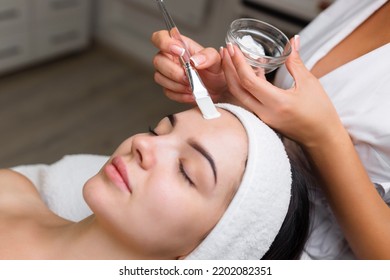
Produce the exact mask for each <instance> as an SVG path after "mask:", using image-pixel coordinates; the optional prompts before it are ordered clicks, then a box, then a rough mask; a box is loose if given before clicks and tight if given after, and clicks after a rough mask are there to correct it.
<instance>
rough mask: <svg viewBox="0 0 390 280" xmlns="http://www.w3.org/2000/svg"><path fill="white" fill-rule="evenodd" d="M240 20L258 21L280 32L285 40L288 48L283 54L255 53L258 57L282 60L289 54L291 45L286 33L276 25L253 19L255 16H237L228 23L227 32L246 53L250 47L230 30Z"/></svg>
mask: <svg viewBox="0 0 390 280" xmlns="http://www.w3.org/2000/svg"><path fill="white" fill-rule="evenodd" d="M242 21H250V22H256V23H260V24H263V25H266V26H268V27H270V28H272V29H274V30H276V31H277V32H278V33H280V34H281V35H282V36H283V37H284V38H285V39H286V41H287V44H286V46H288V49H287V52H286V54H284V55H280V56H269V55H260V54H256V55H258V56H259V57H264V58H268V59H281V60H283V59H287V57H288V56H289V55H290V54H291V52H292V46H291V43H290V40H289V38H288V37H287V36H286V34H284V32H282V31H281V30H280V29H279V28H277V27H275V26H273V25H272V24H269V23H267V22H265V21H261V20H258V19H255V18H247V17H245V18H238V19H235V20H233V21H232V22H231V23H230V25H229V30H228V33H229V34H230V35H231V37H232V39H233V40H234V42H235V43H236V44H237V45H238V46H240V48H241V47H243V48H244V49H245V50H246V51H247V53H251V51H250V49H248V48H247V47H245V46H244V45H242V44H240V42H238V41H237V39H236V37H234V36H233V34H232V31H231V30H232V27H233V25H234V24H235V23H237V22H242Z"/></svg>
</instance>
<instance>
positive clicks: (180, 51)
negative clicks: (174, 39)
mask: <svg viewBox="0 0 390 280" xmlns="http://www.w3.org/2000/svg"><path fill="white" fill-rule="evenodd" d="M170 50H171V52H172V53H173V54H175V55H178V56H183V55H184V52H185V49H184V48H182V47H179V46H178V45H172V46H171V47H170Z"/></svg>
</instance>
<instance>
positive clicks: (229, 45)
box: [226, 42, 234, 56]
mask: <svg viewBox="0 0 390 280" xmlns="http://www.w3.org/2000/svg"><path fill="white" fill-rule="evenodd" d="M226 46H227V49H228V52H229V54H230V56H234V48H233V44H232V43H230V42H229V43H227V44H226Z"/></svg>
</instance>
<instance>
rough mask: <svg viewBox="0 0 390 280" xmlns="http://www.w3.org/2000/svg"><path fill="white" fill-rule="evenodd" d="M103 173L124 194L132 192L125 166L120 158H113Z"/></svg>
mask: <svg viewBox="0 0 390 280" xmlns="http://www.w3.org/2000/svg"><path fill="white" fill-rule="evenodd" d="M105 172H106V174H107V176H108V177H109V179H110V180H111V181H112V182H113V183H114V184H115V185H116V186H118V187H119V188H120V189H122V190H123V191H126V192H130V193H131V192H132V189H131V187H130V183H129V178H128V175H127V168H126V165H125V163H124V162H123V160H122V159H121V158H120V157H118V156H116V157H114V158H113V159H112V161H111V163H109V164H107V165H106V167H105Z"/></svg>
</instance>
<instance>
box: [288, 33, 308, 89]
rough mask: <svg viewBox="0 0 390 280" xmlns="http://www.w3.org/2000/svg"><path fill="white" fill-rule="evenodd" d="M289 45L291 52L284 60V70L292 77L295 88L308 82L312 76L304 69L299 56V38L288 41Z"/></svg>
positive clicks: (295, 37)
mask: <svg viewBox="0 0 390 280" xmlns="http://www.w3.org/2000/svg"><path fill="white" fill-rule="evenodd" d="M290 44H291V49H292V50H291V54H290V56H289V57H288V58H287V60H286V68H287V70H288V72H289V73H290V74H291V76H292V77H293V79H294V81H295V86H297V85H298V84H300V83H302V82H304V81H308V78H310V77H312V76H313V75H312V74H311V73H310V71H309V70H308V69H307V68H306V66H305V64H304V63H303V62H302V59H301V57H300V55H299V52H298V49H299V36H298V35H296V36H294V38H293V39H291V40H290Z"/></svg>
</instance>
